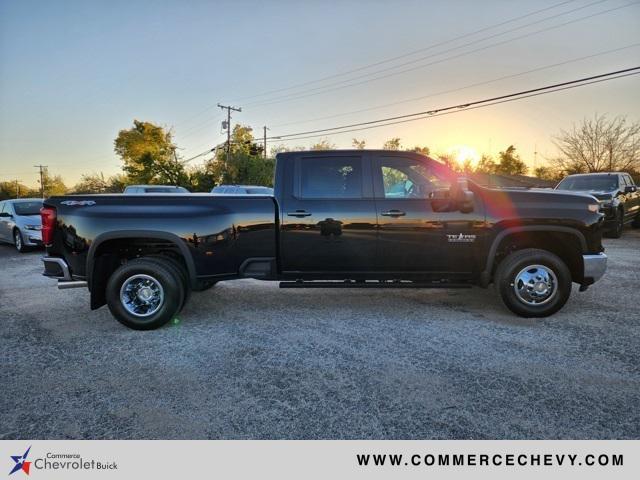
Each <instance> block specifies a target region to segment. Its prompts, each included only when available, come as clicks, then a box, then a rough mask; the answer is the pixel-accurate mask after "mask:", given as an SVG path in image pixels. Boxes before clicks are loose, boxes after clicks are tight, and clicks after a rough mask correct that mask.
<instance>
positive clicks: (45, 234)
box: [40, 207, 56, 247]
mask: <svg viewBox="0 0 640 480" xmlns="http://www.w3.org/2000/svg"><path fill="white" fill-rule="evenodd" d="M40 217H41V218H42V243H44V244H45V246H47V247H48V246H50V245H51V244H52V243H53V229H54V228H55V226H56V209H55V208H53V207H42V208H41V209H40Z"/></svg>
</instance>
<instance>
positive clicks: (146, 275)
mask: <svg viewBox="0 0 640 480" xmlns="http://www.w3.org/2000/svg"><path fill="white" fill-rule="evenodd" d="M184 295H185V287H184V284H183V282H182V279H181V278H180V276H179V275H178V273H177V272H176V271H175V270H174V269H173V268H172V267H171V266H169V265H166V264H163V263H162V262H159V261H157V260H155V259H148V258H144V257H142V258H136V259H134V260H131V261H129V262H127V263H126V264H124V265H122V266H121V267H119V268H118V269H117V270H116V271H115V272H114V273H113V274H112V275H111V277H109V281H108V282H107V289H106V297H107V305H108V306H109V310H110V311H111V314H112V315H113V316H114V317H115V318H116V319H117V320H118V321H119V322H120V323H122V324H123V325H125V326H127V327H129V328H132V329H134V330H152V329H155V328H158V327H161V326H162V325H164V324H165V323H167V322H169V321H170V320H172V319H173V318H174V317H175V315H176V314H177V313H178V312H179V311H180V308H181V307H182V303H183V301H184Z"/></svg>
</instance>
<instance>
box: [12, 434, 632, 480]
mask: <svg viewBox="0 0 640 480" xmlns="http://www.w3.org/2000/svg"><path fill="white" fill-rule="evenodd" d="M0 450H1V452H2V453H1V455H2V460H1V461H0V464H1V465H3V467H4V468H5V472H4V475H5V477H3V478H10V479H11V480H13V479H21V478H34V479H40V478H42V479H61V480H62V479H73V478H83V479H85V478H88V479H94V478H95V479H120V478H127V479H132V478H154V479H155V478H157V479H163V478H170V479H176V478H189V479H198V478H207V479H211V478H251V479H253V478H278V479H289V478H291V479H296V480H299V479H301V478H304V479H309V478H313V479H316V478H317V479H323V480H325V479H327V478H331V479H342V478H367V479H370V478H374V479H376V478H379V479H389V478H394V479H395V478H420V479H425V478H438V479H449V478H451V479H456V478H469V477H470V476H473V478H474V479H475V478H492V479H502V478H504V479H513V478H515V477H514V475H517V478H519V479H522V478H525V479H526V478H532V479H536V480H540V478H544V480H549V479H552V478H563V479H565V478H580V479H590V478H593V479H602V478H607V479H608V480H609V479H613V478H634V479H637V478H639V475H640V441H430V440H425V441H404V440H402V441H386V440H382V441H378V440H375V441H359V440H354V441H336V440H325V441H289V440H280V441H258V440H256V441H254V440H249V441H222V440H211V441H178V440H139V441H132V440H105V441H102V440H101V441H97V440H96V441H90V440H87V441H81V440H72V441H62V440H59V441H58V440H33V441H28V440H11V441H8V440H7V441H0ZM0 473H1V472H0ZM8 474H10V476H9V477H6V475H8ZM541 476H542V477H541Z"/></svg>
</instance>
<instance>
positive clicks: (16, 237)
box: [13, 231, 22, 250]
mask: <svg viewBox="0 0 640 480" xmlns="http://www.w3.org/2000/svg"><path fill="white" fill-rule="evenodd" d="M13 238H14V240H15V243H16V248H17V249H18V250H20V249H21V248H22V237H21V236H20V232H17V231H16V233H15V234H14V235H13Z"/></svg>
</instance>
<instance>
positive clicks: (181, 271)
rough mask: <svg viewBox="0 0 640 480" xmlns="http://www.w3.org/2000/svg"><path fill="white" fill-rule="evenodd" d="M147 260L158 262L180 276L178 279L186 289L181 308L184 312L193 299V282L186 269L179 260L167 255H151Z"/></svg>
mask: <svg viewBox="0 0 640 480" xmlns="http://www.w3.org/2000/svg"><path fill="white" fill-rule="evenodd" d="M145 258H146V259H148V260H151V261H157V262H159V263H161V264H163V265H165V266H167V267H169V268H171V269H172V270H173V271H174V273H175V274H176V275H177V276H178V278H179V279H180V281H181V282H182V286H183V287H184V299H183V300H182V305H181V306H180V310H182V309H183V308H184V306H185V305H186V303H187V300H189V298H190V297H191V282H190V281H189V276H188V274H187V271H186V270H185V268H184V267H183V266H182V264H181V263H180V262H179V261H178V260H176V259H175V258H172V257H169V256H167V255H151V256H148V257H145Z"/></svg>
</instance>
